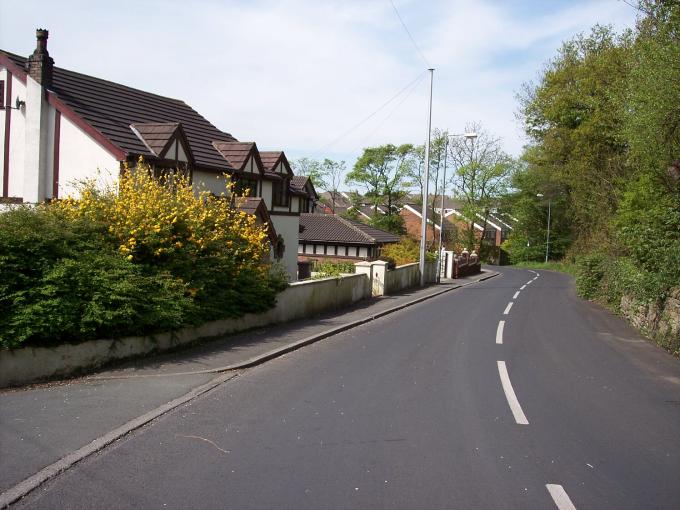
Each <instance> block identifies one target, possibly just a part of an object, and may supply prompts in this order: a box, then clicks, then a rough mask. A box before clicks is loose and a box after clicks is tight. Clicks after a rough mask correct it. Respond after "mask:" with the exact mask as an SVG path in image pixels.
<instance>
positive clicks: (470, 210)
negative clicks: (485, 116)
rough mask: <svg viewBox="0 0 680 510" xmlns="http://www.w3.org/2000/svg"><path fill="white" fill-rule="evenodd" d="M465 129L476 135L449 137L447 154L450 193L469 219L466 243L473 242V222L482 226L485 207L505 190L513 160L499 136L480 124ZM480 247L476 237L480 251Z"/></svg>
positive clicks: (486, 212) (512, 168)
mask: <svg viewBox="0 0 680 510" xmlns="http://www.w3.org/2000/svg"><path fill="white" fill-rule="evenodd" d="M465 130H466V132H475V133H476V134H477V137H476V138H475V139H474V140H468V139H466V138H453V139H452V140H451V141H450V143H449V156H448V157H449V158H450V159H449V161H451V162H452V166H453V168H454V172H452V176H451V184H452V187H453V192H454V196H456V197H457V198H459V199H461V200H462V201H463V203H464V206H463V214H464V215H465V217H466V218H468V220H469V226H468V231H467V237H468V246H474V245H475V240H474V223H478V224H481V225H482V226H483V227H484V228H486V222H487V220H488V216H489V211H490V209H491V208H492V207H495V206H496V204H497V202H498V200H499V199H500V197H501V196H502V195H503V194H504V193H505V192H506V190H507V185H508V180H509V178H510V175H511V174H512V172H513V170H514V168H515V167H516V162H515V161H513V159H512V158H511V157H510V156H508V155H507V154H506V153H505V152H504V151H503V149H502V147H501V141H500V139H499V138H497V137H495V136H493V135H491V134H490V133H489V132H487V131H486V130H484V128H483V127H482V126H481V125H480V124H470V125H468V126H466V128H465ZM482 247H483V246H482V239H480V241H479V248H478V250H479V253H480V255H481V252H482Z"/></svg>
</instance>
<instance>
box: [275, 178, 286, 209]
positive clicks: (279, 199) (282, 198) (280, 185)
mask: <svg viewBox="0 0 680 510" xmlns="http://www.w3.org/2000/svg"><path fill="white" fill-rule="evenodd" d="M273 202H274V205H277V206H280V207H288V180H287V179H284V180H282V181H275V182H274V185H273Z"/></svg>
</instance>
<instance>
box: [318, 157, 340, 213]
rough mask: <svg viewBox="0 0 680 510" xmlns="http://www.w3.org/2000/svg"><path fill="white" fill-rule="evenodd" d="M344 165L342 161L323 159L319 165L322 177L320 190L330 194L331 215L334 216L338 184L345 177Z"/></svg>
mask: <svg viewBox="0 0 680 510" xmlns="http://www.w3.org/2000/svg"><path fill="white" fill-rule="evenodd" d="M345 171H346V164H345V162H344V161H339V162H338V161H333V160H332V159H328V158H326V159H324V160H323V162H322V163H321V173H322V175H323V176H324V180H323V183H322V184H321V186H322V187H321V189H323V190H324V191H327V192H328V193H329V194H330V204H329V205H330V207H331V211H332V212H333V214H335V204H336V200H337V198H338V193H339V188H340V184H342V180H343V178H344V176H345Z"/></svg>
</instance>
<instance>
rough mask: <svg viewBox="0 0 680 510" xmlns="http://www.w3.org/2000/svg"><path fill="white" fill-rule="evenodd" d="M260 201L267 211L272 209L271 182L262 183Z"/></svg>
mask: <svg viewBox="0 0 680 510" xmlns="http://www.w3.org/2000/svg"><path fill="white" fill-rule="evenodd" d="M261 186H262V190H261V191H262V193H261V195H262V199H263V200H264V203H265V205H266V206H267V210H271V208H272V182H271V181H262V184H261Z"/></svg>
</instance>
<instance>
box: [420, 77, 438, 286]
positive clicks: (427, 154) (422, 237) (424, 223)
mask: <svg viewBox="0 0 680 510" xmlns="http://www.w3.org/2000/svg"><path fill="white" fill-rule="evenodd" d="M428 71H430V99H429V102H428V104H429V108H428V111H427V139H426V142H425V182H424V183H423V210H422V222H421V225H420V261H419V264H418V268H419V269H420V286H421V287H425V242H426V241H425V237H426V236H427V195H428V193H429V190H428V181H429V180H430V134H431V132H432V82H433V80H434V69H428Z"/></svg>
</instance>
